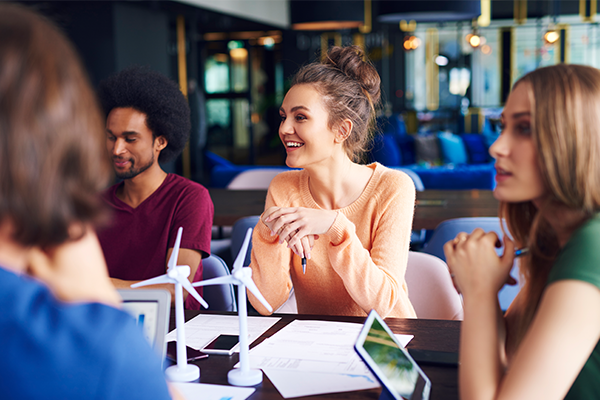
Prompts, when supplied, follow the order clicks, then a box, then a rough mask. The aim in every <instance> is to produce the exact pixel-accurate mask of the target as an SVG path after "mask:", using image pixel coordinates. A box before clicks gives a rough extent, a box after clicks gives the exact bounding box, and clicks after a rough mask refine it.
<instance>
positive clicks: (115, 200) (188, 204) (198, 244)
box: [98, 67, 214, 309]
mask: <svg viewBox="0 0 600 400" xmlns="http://www.w3.org/2000/svg"><path fill="white" fill-rule="evenodd" d="M98 96H99V99H100V102H101V103H102V106H103V108H104V111H105V112H106V147H107V149H108V152H109V155H110V157H111V160H112V165H113V167H114V170H115V174H116V176H117V177H118V178H120V179H122V182H120V183H117V184H115V185H113V186H111V187H110V188H108V189H107V190H106V191H105V192H104V193H103V199H104V201H105V202H106V203H107V204H108V205H109V207H110V208H111V209H112V211H113V218H112V221H111V222H110V224H109V225H108V226H107V227H106V228H104V229H101V230H100V231H99V232H98V238H99V239H100V244H101V246H102V250H103V251H104V256H105V258H106V263H107V265H108V271H109V275H110V277H111V280H112V282H113V284H114V285H115V286H116V287H117V288H129V287H130V285H131V284H133V283H136V282H139V281H142V280H145V279H148V278H153V277H155V276H158V275H162V274H164V273H165V271H166V263H167V260H168V258H169V256H170V255H171V252H172V250H173V246H174V244H175V239H176V237H177V230H178V229H179V227H183V237H182V239H181V249H180V251H179V259H178V265H189V266H190V268H191V273H190V276H189V279H190V281H191V282H196V281H199V280H202V262H201V261H202V258H205V257H208V255H209V254H210V238H211V227H212V221H213V212H214V210H213V203H212V200H211V199H210V196H209V194H208V190H206V188H204V187H203V186H202V185H200V184H198V183H195V182H192V181H190V180H188V179H185V178H183V177H181V176H179V175H176V174H167V173H166V172H165V171H164V170H163V169H162V168H161V166H160V164H159V161H160V162H168V161H171V160H173V159H174V158H175V157H177V156H178V155H179V154H180V153H181V151H182V150H183V148H184V146H185V143H186V142H187V140H188V137H189V134H190V109H189V106H188V103H187V101H186V99H185V97H184V96H183V94H182V93H181V91H180V90H179V87H178V86H177V84H176V83H175V82H173V81H172V80H170V79H169V78H167V77H166V76H163V75H161V74H159V73H157V72H154V71H152V70H150V69H148V68H141V67H132V68H128V69H125V70H123V71H121V72H119V73H117V74H115V75H113V76H111V77H109V78H108V79H106V80H104V81H102V82H101V83H100V86H99V88H98ZM157 287H161V288H164V289H167V290H169V291H171V293H172V298H173V299H174V298H175V297H174V293H173V285H166V284H165V285H157ZM184 295H185V296H187V293H185V294H184ZM186 307H187V308H188V309H199V307H200V305H199V303H198V302H196V300H195V299H194V298H193V297H192V296H189V297H187V298H186Z"/></svg>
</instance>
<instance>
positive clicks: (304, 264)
mask: <svg viewBox="0 0 600 400" xmlns="http://www.w3.org/2000/svg"><path fill="white" fill-rule="evenodd" d="M302 273H303V274H306V257H302Z"/></svg>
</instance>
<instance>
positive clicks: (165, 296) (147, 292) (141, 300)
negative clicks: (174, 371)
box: [117, 289, 171, 360]
mask: <svg viewBox="0 0 600 400" xmlns="http://www.w3.org/2000/svg"><path fill="white" fill-rule="evenodd" d="M117 291H118V292H119V295H121V298H122V299H123V305H122V306H123V310H125V311H126V312H128V313H129V314H131V316H132V317H133V318H134V319H135V321H136V323H137V324H138V325H139V326H140V327H141V328H142V330H143V332H144V336H145V337H146V340H148V342H149V343H150V345H151V346H152V348H153V349H154V351H155V352H156V354H158V356H159V357H160V359H161V360H164V359H165V356H166V351H167V343H166V342H165V336H166V335H167V330H168V329H169V317H170V312H171V293H169V292H168V291H167V290H163V289H119V290H117Z"/></svg>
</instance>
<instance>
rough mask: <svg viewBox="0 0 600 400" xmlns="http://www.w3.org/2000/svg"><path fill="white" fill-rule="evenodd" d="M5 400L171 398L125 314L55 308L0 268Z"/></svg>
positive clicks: (33, 286)
mask: <svg viewBox="0 0 600 400" xmlns="http://www.w3.org/2000/svg"><path fill="white" fill-rule="evenodd" d="M0 310H1V311H0V354H1V355H2V357H1V358H0V396H1V397H2V398H3V399H61V400H70V399H73V400H75V399H77V400H81V399H127V400H134V399H170V395H169V392H168V389H167V385H166V382H165V378H164V374H163V372H162V370H161V365H160V360H159V359H158V357H157V356H156V355H155V353H154V352H153V351H152V349H151V348H150V345H149V344H148V343H147V342H146V340H145V338H144V337H143V335H142V332H141V330H140V329H139V328H138V327H137V326H136V325H135V322H134V321H133V319H132V318H131V316H129V315H128V314H126V313H125V312H123V311H121V310H118V309H116V308H113V307H109V306H106V305H102V304H97V303H94V304H87V303H85V304H68V303H63V302H60V301H58V300H57V299H56V298H55V297H54V296H53V295H52V293H51V292H50V291H49V290H48V288H47V287H45V286H44V285H42V284H40V283H39V282H37V281H35V280H33V279H30V278H29V277H27V276H20V275H17V274H15V273H13V272H10V271H8V270H6V269H4V268H1V267H0Z"/></svg>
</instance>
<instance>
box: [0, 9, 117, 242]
mask: <svg viewBox="0 0 600 400" xmlns="http://www.w3.org/2000/svg"><path fill="white" fill-rule="evenodd" d="M0 38H2V40H0V60H2V63H1V64H0V224H1V223H4V222H9V223H10V224H11V225H12V227H13V228H14V233H13V238H14V240H16V241H17V242H19V243H21V244H22V245H25V246H40V247H52V246H55V245H58V244H61V243H63V242H65V241H66V240H68V239H75V237H72V236H74V234H73V231H72V230H71V231H70V229H69V228H70V227H72V226H73V224H74V223H75V224H77V223H82V224H83V225H86V224H87V223H90V222H92V223H93V222H97V221H98V219H99V217H100V216H101V214H102V211H101V208H100V202H99V200H98V198H97V193H98V191H99V190H101V189H102V188H104V187H105V186H106V184H107V182H108V178H109V177H110V166H109V165H108V161H107V160H108V159H107V157H106V156H105V154H104V153H103V150H102V149H104V146H103V144H104V136H105V135H104V129H103V121H102V117H101V114H100V111H99V108H98V105H97V102H96V98H95V95H94V93H93V91H92V89H91V87H90V84H89V82H88V78H87V76H86V74H85V72H84V70H83V68H82V65H81V62H80V60H79V58H78V57H77V55H76V53H75V51H74V50H73V48H72V47H71V45H70V44H69V43H68V42H67V41H66V40H64V39H63V35H62V34H61V33H60V32H59V31H58V30H57V29H56V28H55V27H54V26H53V25H52V24H51V23H48V22H47V21H45V20H44V19H43V18H40V16H38V15H34V14H33V13H31V12H29V11H27V10H26V9H25V8H23V7H20V6H16V5H10V4H0ZM79 234H81V232H79ZM79 234H78V235H77V236H79Z"/></svg>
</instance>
